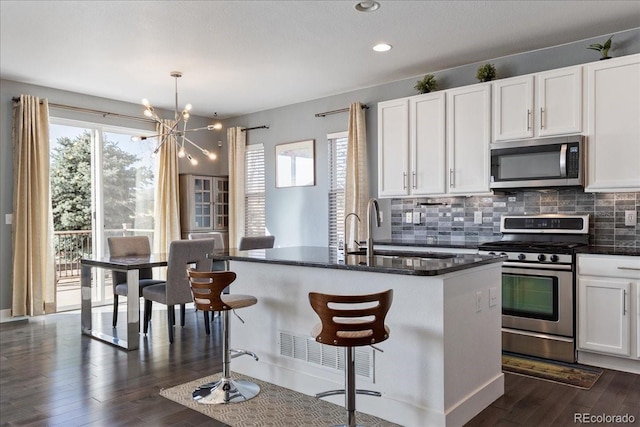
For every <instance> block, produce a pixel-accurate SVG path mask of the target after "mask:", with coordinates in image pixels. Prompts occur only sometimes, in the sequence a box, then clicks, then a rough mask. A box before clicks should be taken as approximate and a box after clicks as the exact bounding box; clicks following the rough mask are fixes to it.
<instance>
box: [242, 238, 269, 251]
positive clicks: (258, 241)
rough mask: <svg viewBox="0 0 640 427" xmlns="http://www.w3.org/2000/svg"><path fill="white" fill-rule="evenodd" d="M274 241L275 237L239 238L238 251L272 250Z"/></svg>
mask: <svg viewBox="0 0 640 427" xmlns="http://www.w3.org/2000/svg"><path fill="white" fill-rule="evenodd" d="M275 240H276V236H251V237H247V236H245V237H241V238H240V243H239V244H238V249H239V250H241V251H246V250H249V249H268V248H272V247H273V245H274V243H275Z"/></svg>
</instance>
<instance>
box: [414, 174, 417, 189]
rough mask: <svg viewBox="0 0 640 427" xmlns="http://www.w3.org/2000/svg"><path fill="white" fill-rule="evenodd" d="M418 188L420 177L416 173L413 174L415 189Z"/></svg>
mask: <svg viewBox="0 0 640 427" xmlns="http://www.w3.org/2000/svg"><path fill="white" fill-rule="evenodd" d="M416 188H418V176H417V174H416V173H415V172H413V189H414V190H415V189H416Z"/></svg>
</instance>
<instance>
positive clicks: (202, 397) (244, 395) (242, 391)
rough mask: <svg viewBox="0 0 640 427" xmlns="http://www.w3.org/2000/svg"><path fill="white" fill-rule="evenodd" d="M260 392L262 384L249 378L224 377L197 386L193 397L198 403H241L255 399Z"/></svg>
mask: <svg viewBox="0 0 640 427" xmlns="http://www.w3.org/2000/svg"><path fill="white" fill-rule="evenodd" d="M258 393H260V386H259V385H258V384H256V383H252V382H251V381H247V380H232V379H231V378H222V379H220V380H219V381H216V382H215V383H209V384H203V385H201V386H200V387H198V388H196V389H195V390H194V391H193V393H192V397H193V400H195V401H196V402H198V403H205V404H209V405H219V404H227V403H240V402H245V401H247V400H249V399H253V398H254V397H256V396H257V395H258Z"/></svg>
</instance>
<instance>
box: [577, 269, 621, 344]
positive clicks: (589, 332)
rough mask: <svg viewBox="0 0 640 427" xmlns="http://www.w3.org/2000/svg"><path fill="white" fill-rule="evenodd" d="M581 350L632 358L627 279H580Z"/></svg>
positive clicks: (579, 341) (581, 277) (579, 339)
mask: <svg viewBox="0 0 640 427" xmlns="http://www.w3.org/2000/svg"><path fill="white" fill-rule="evenodd" d="M578 289H579V290H578V292H579V293H580V298H579V300H580V301H579V309H578V310H579V318H580V321H579V326H578V328H579V331H580V334H579V336H578V348H580V349H583V350H593V351H596V352H602V353H609V354H618V355H622V356H630V355H631V347H630V341H631V340H630V338H631V337H630V334H629V331H630V330H631V316H630V315H629V298H630V292H631V281H630V280H628V279H614V278H594V277H587V276H585V277H583V276H580V279H579V281H578Z"/></svg>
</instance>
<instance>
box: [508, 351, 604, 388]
mask: <svg viewBox="0 0 640 427" xmlns="http://www.w3.org/2000/svg"><path fill="white" fill-rule="evenodd" d="M502 370H503V371H504V372H510V373H513V374H518V375H525V376H528V377H533V378H538V379H542V380H546V381H553V382H556V383H560V384H565V385H569V386H573V387H578V388H581V389H585V390H589V389H590V388H591V387H593V385H594V384H595V383H596V381H597V380H598V378H600V375H602V369H598V368H592V367H587V366H583V365H575V364H569V363H563V362H553V361H548V360H544V359H537V358H533V357H524V356H520V355H513V354H503V355H502Z"/></svg>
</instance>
